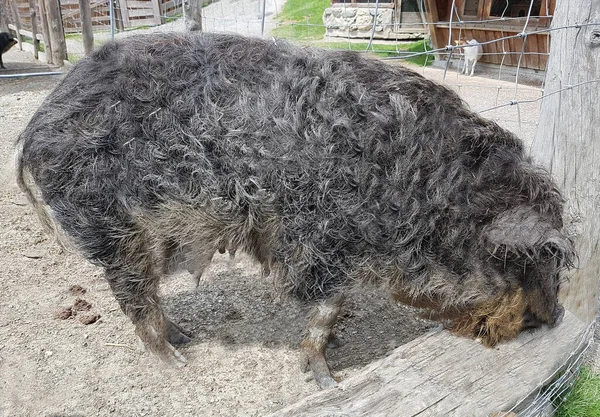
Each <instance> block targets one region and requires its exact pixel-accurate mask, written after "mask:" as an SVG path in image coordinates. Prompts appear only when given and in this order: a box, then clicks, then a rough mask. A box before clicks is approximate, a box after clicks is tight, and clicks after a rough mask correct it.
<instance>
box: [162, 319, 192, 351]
mask: <svg viewBox="0 0 600 417" xmlns="http://www.w3.org/2000/svg"><path fill="white" fill-rule="evenodd" d="M167 336H168V338H169V343H171V344H172V345H173V346H181V345H184V344H186V343H189V342H191V341H192V339H191V338H190V337H189V336H187V335H186V334H185V333H184V331H183V329H182V328H181V327H179V326H178V325H176V324H175V323H173V322H172V321H170V320H169V321H167Z"/></svg>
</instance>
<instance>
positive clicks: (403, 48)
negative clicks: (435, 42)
mask: <svg viewBox="0 0 600 417" xmlns="http://www.w3.org/2000/svg"><path fill="white" fill-rule="evenodd" d="M311 44H312V45H314V46H319V47H321V48H327V49H341V50H351V51H361V52H367V53H369V54H373V55H375V56H377V57H380V58H391V57H398V56H404V55H409V54H411V53H417V52H425V50H426V49H425V47H426V46H427V41H426V40H420V41H416V42H412V43H398V44H394V43H383V44H382V43H373V44H372V45H371V47H369V50H368V51H367V47H368V46H369V43H368V42H366V41H365V42H342V41H340V42H324V41H320V42H311ZM427 48H428V49H429V47H427ZM404 61H408V62H412V63H413V64H415V65H420V66H423V65H425V61H427V64H426V65H431V64H432V63H433V55H419V56H415V57H412V58H407V59H405V60H404Z"/></svg>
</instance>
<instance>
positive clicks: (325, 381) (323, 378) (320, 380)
mask: <svg viewBox="0 0 600 417" xmlns="http://www.w3.org/2000/svg"><path fill="white" fill-rule="evenodd" d="M315 381H316V382H317V385H318V386H319V388H321V389H327V388H333V387H337V384H338V383H337V381H336V380H335V379H333V377H332V376H331V375H315Z"/></svg>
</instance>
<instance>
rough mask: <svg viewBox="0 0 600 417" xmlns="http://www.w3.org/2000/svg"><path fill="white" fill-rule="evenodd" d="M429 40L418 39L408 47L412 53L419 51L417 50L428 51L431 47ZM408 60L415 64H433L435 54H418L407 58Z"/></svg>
mask: <svg viewBox="0 0 600 417" xmlns="http://www.w3.org/2000/svg"><path fill="white" fill-rule="evenodd" d="M428 43H429V41H428V40H426V39H423V40H420V41H416V42H413V43H412V44H411V45H409V47H408V48H407V49H406V50H407V51H408V52H412V53H417V52H426V51H430V50H431V47H430V46H429V45H428ZM406 60H407V61H408V62H412V63H413V64H416V65H420V66H425V65H431V64H433V60H434V58H433V55H425V54H423V55H418V56H415V57H412V58H407V59H406Z"/></svg>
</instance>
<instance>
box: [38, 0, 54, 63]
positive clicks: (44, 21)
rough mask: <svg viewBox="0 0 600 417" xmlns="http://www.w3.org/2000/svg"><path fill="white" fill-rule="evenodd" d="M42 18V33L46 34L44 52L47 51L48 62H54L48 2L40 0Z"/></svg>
mask: <svg viewBox="0 0 600 417" xmlns="http://www.w3.org/2000/svg"><path fill="white" fill-rule="evenodd" d="M38 5H39V7H40V20H41V22H42V33H43V34H44V52H45V53H46V63H47V64H51V63H52V40H51V38H50V29H49V26H48V15H47V14H46V3H45V1H44V0H39V2H38Z"/></svg>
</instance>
